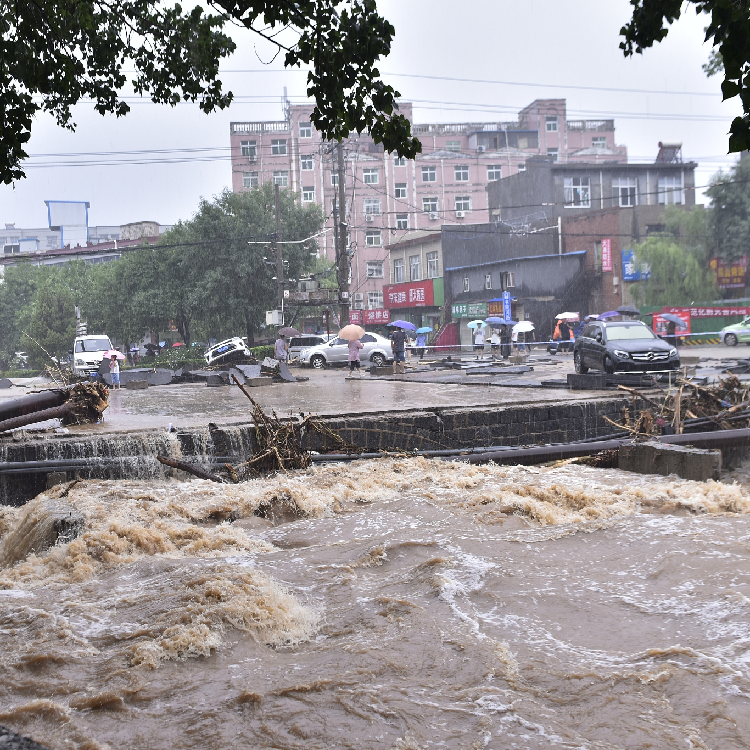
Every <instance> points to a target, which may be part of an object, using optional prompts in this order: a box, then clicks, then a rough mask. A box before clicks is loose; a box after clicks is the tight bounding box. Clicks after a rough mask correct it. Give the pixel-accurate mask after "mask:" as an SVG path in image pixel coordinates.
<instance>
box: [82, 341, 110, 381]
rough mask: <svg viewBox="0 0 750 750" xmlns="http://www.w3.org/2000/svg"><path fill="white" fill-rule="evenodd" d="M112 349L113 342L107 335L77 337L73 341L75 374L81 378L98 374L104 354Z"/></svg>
mask: <svg viewBox="0 0 750 750" xmlns="http://www.w3.org/2000/svg"><path fill="white" fill-rule="evenodd" d="M111 348H112V342H111V341H110V340H109V336H107V335H106V334H103V333H102V334H99V335H92V336H76V338H75V340H74V341H73V355H72V356H73V372H74V373H75V374H76V375H78V376H81V377H88V376H90V375H93V374H94V373H96V372H98V371H99V365H101V363H102V360H103V359H104V352H106V351H108V350H109V349H111Z"/></svg>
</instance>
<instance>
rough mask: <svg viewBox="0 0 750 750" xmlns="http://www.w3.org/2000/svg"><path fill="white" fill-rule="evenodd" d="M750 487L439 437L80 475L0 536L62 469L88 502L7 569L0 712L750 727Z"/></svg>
mask: <svg viewBox="0 0 750 750" xmlns="http://www.w3.org/2000/svg"><path fill="white" fill-rule="evenodd" d="M749 489H750V481H748V475H747V474H746V473H744V472H743V471H742V470H740V471H738V472H734V474H728V475H727V477H726V479H725V480H724V481H722V482H706V483H697V482H688V481H681V480H677V479H674V478H671V477H670V478H664V477H653V476H650V477H644V476H639V475H634V474H627V473H624V472H620V471H617V470H602V469H594V468H589V467H583V466H579V465H574V464H570V463H568V464H564V465H561V466H557V467H541V468H524V467H498V466H482V467H475V466H469V465H467V464H462V463H449V462H442V461H429V460H426V459H420V458H414V459H403V460H397V459H382V460H378V461H362V462H355V463H353V464H351V465H347V466H340V465H337V466H320V467H317V468H314V469H311V470H309V471H307V472H299V473H290V474H287V475H278V476H275V477H271V478H268V479H264V480H258V481H254V482H249V483H246V484H242V485H231V486H230V485H217V484H211V483H208V482H202V481H191V482H185V483H180V482H177V481H170V482H163V481H156V480H155V481H143V482H136V481H123V482H107V481H83V482H79V483H75V484H73V485H72V486H61V487H60V488H55V489H53V490H50V491H49V492H47V493H45V495H43V496H40V497H39V498H37V499H36V500H33V501H31V503H29V504H28V505H26V506H24V507H23V508H10V507H1V506H0V551H2V549H1V547H2V545H3V540H5V541H6V542H7V541H8V540H9V539H10V538H11V535H12V533H13V530H14V529H15V528H17V527H18V525H19V524H20V523H21V522H22V521H23V520H24V518H25V517H27V516H28V514H30V513H34V512H40V513H41V506H42V505H44V504H49V503H50V501H51V500H55V497H56V496H57V495H66V497H65V498H64V502H66V503H69V504H70V505H71V506H72V507H73V508H74V509H75V510H76V511H77V512H80V513H81V514H83V516H84V517H85V519H86V523H85V528H84V532H83V534H82V535H81V536H79V537H78V538H77V539H75V540H73V541H71V542H68V543H66V544H61V545H58V546H55V547H53V548H52V549H50V550H47V551H45V552H41V553H39V554H37V555H31V556H30V557H28V558H26V559H24V560H21V561H19V562H17V563H15V564H14V565H12V566H11V567H6V568H5V569H2V570H0V724H2V725H5V726H7V727H9V728H11V729H13V730H14V731H16V732H18V733H20V734H25V735H28V736H31V737H33V738H34V739H36V740H37V741H39V742H42V743H44V744H46V745H48V746H49V747H50V748H53V749H54V750H63V749H65V750H68V749H70V750H76V749H81V750H93V749H94V748H106V747H109V748H112V749H113V750H120V749H123V750H124V749H126V748H127V749H130V748H132V749H133V750H135V749H136V748H138V749H139V750H141V749H143V748H148V749H149V750H162V749H163V750H172V749H173V748H181V749H188V748H190V749H192V748H201V749H204V748H205V749H207V750H208V749H210V750H214V749H216V750H220V749H223V748H305V750H309V749H311V748H321V750H322V749H324V748H357V750H363V749H369V748H372V749H373V750H374V749H375V748H378V749H379V748H386V749H390V748H400V749H401V750H406V749H407V748H409V749H412V750H415V749H416V748H423V749H425V750H426V749H427V748H440V749H441V750H444V749H453V748H456V749H459V748H461V749H463V748H498V749H499V748H503V749H505V748H530V749H534V750H535V749H536V748H539V749H540V750H541V748H550V747H561V748H581V749H583V748H587V749H590V750H594V749H596V750H615V749H618V750H619V749H620V748H623V749H625V748H646V747H648V748H712V749H715V750H727V749H729V750H731V749H733V748H747V747H750V741H749V740H748V737H750V701H749V698H750V493H749V491H748V490H749ZM61 501H62V500H61ZM35 504H36V505H35ZM37 506H38V507H37ZM35 508H36V511H35ZM257 514H261V515H263V516H266V517H273V519H274V521H275V522H276V523H277V525H273V524H271V523H270V522H269V521H268V520H266V518H261V517H259V516H258V515H257ZM26 520H27V522H28V518H26ZM281 521H283V522H281ZM16 537H17V535H16ZM14 538H15V537H14ZM6 552H8V550H6ZM0 557H1V556H0ZM7 559H10V558H7Z"/></svg>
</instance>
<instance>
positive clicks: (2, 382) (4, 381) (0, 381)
mask: <svg viewBox="0 0 750 750" xmlns="http://www.w3.org/2000/svg"><path fill="white" fill-rule="evenodd" d="M12 387H13V383H12V382H11V381H10V380H9V379H8V378H0V388H12Z"/></svg>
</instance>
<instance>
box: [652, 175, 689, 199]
mask: <svg viewBox="0 0 750 750" xmlns="http://www.w3.org/2000/svg"><path fill="white" fill-rule="evenodd" d="M658 191H659V203H660V204H661V205H670V204H672V203H674V204H676V205H678V206H680V205H682V203H683V200H682V179H681V178H680V177H660V178H659V183H658Z"/></svg>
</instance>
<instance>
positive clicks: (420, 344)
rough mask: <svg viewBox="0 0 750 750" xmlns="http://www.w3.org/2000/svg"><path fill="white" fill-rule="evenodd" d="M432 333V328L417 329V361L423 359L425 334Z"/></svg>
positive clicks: (425, 341) (425, 343) (425, 342)
mask: <svg viewBox="0 0 750 750" xmlns="http://www.w3.org/2000/svg"><path fill="white" fill-rule="evenodd" d="M431 331H432V328H430V326H423V327H422V328H417V354H418V355H419V359H420V360H422V359H424V350H425V347H426V346H427V334H428V333H430V332H431Z"/></svg>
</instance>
